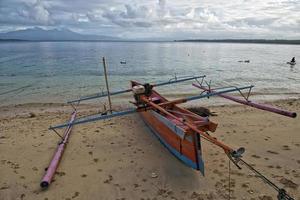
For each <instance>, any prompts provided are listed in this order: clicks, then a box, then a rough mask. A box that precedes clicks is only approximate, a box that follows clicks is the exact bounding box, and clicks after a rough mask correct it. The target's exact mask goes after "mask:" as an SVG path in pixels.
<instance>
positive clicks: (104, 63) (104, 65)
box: [102, 57, 112, 113]
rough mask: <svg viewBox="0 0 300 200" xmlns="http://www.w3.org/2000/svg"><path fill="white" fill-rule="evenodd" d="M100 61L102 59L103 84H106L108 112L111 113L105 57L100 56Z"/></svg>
mask: <svg viewBox="0 0 300 200" xmlns="http://www.w3.org/2000/svg"><path fill="white" fill-rule="evenodd" d="M102 61H103V68H104V77H105V84H106V91H107V98H108V104H109V112H110V113H112V106H111V99H110V92H109V86H108V79H107V71H106V61H105V57H103V58H102Z"/></svg>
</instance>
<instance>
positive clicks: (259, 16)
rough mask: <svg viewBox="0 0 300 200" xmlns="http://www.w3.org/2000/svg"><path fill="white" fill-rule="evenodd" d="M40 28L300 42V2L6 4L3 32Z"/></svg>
mask: <svg viewBox="0 0 300 200" xmlns="http://www.w3.org/2000/svg"><path fill="white" fill-rule="evenodd" d="M35 26H39V27H42V28H46V29H52V28H68V29H70V30H73V31H76V32H80V33H84V34H98V35H109V36H117V37H122V38H129V39H140V38H169V39H186V38H203V39H220V38H252V39H253V38H265V39H274V38H277V39H300V0H232V1H226V0H225V1H224V0H190V1H183V0H132V1H129V0H128V1H124V0H0V32H7V31H12V30H18V29H25V28H31V27H35Z"/></svg>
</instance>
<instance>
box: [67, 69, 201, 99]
mask: <svg viewBox="0 0 300 200" xmlns="http://www.w3.org/2000/svg"><path fill="white" fill-rule="evenodd" d="M204 77H205V75H204V76H192V77H188V78H178V79H175V80H173V81H166V82H161V83H157V84H153V86H154V87H159V86H163V85H170V84H174V83H180V82H184V81H190V80H195V79H197V78H204ZM131 91H132V90H131V89H127V90H120V91H115V92H111V93H110V95H111V96H113V95H117V94H123V93H127V92H131ZM106 96H107V92H103V93H99V94H95V95H91V96H86V97H81V98H79V99H75V100H71V101H68V102H67V103H77V102H81V101H87V100H92V99H97V98H101V97H106Z"/></svg>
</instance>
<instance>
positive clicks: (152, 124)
mask: <svg viewBox="0 0 300 200" xmlns="http://www.w3.org/2000/svg"><path fill="white" fill-rule="evenodd" d="M191 80H194V81H196V83H194V84H193V86H195V87H197V88H200V89H202V90H203V91H202V92H201V93H200V94H199V95H196V96H191V97H187V98H181V99H176V100H171V101H169V100H167V99H166V98H164V97H163V96H162V95H160V94H159V93H158V92H157V91H155V90H154V89H153V88H155V87H159V86H164V85H170V84H175V83H180V82H185V81H191ZM253 87H254V86H253V85H250V86H245V87H226V88H213V89H212V88H211V84H210V82H209V83H208V82H206V81H205V76H192V77H183V78H176V77H175V78H174V79H171V80H169V81H167V82H162V83H158V84H149V83H146V84H142V83H139V82H137V81H131V88H130V89H127V90H121V91H116V92H109V90H108V88H107V92H105V93H99V94H96V95H92V96H87V97H82V98H79V99H76V100H72V101H69V102H68V103H69V104H71V105H72V107H73V108H74V112H73V114H72V117H71V120H70V121H69V122H67V123H64V124H60V125H56V126H51V127H50V129H51V130H54V131H55V133H57V134H58V135H59V136H60V137H61V138H62V141H61V142H60V143H59V145H58V148H57V151H56V153H55V154H54V157H53V159H52V161H51V162H50V165H49V167H48V168H47V171H46V174H45V176H44V177H43V179H42V182H41V184H40V185H41V187H42V188H47V187H48V186H49V184H50V183H51V180H52V178H53V176H54V174H55V170H56V168H57V167H58V164H59V161H60V159H61V156H62V153H63V151H64V148H65V144H66V142H67V140H68V138H69V135H70V132H71V128H72V126H74V125H77V124H83V123H87V122H94V121H98V120H105V119H110V118H113V117H117V116H123V115H128V114H132V113H139V114H140V116H141V118H142V119H143V120H144V122H145V123H146V124H147V125H148V127H149V128H150V129H151V130H152V132H153V133H154V134H155V135H156V136H157V138H158V139H159V140H160V142H161V143H162V144H163V145H164V146H165V147H166V148H167V149H168V150H169V151H170V152H171V153H172V154H173V155H174V156H176V157H177V158H178V159H179V160H181V161H182V162H183V163H185V164H186V165H187V166H189V167H191V168H193V169H195V170H199V171H200V172H201V173H202V174H203V175H204V161H203V155H202V151H201V140H202V139H205V140H207V141H209V142H211V143H213V144H215V145H216V146H219V147H220V148H222V149H223V150H224V152H225V154H226V155H227V156H228V158H229V159H230V160H231V161H232V162H233V163H234V164H235V165H236V166H237V167H238V168H239V169H241V167H240V163H241V164H243V165H244V166H246V167H248V168H249V169H250V170H251V171H253V172H254V173H256V174H257V175H258V177H260V178H261V179H263V180H264V181H265V182H266V183H267V184H269V185H270V186H271V187H273V188H274V189H275V190H276V191H277V192H278V194H277V197H278V199H280V200H283V199H288V200H292V199H293V198H292V197H290V196H289V195H288V194H287V193H286V191H285V190H284V189H282V188H280V187H278V186H277V185H275V184H274V183H273V182H271V181H270V180H269V179H267V178H266V177H265V176H264V175H262V174H261V173H260V172H258V171H257V170H255V169H254V168H253V167H252V166H251V165H250V164H248V163H247V162H246V161H244V160H243V159H242V154H243V153H244V152H245V149H244V148H243V147H240V148H238V149H233V148H231V147H230V146H228V145H226V144H224V143H223V142H221V141H219V140H218V139H217V138H215V137H214V136H211V134H210V132H214V131H215V130H216V128H217V124H216V123H214V122H212V121H210V120H209V118H208V117H201V116H199V115H197V114H195V113H193V112H191V111H189V110H187V109H184V108H181V107H179V106H177V104H181V103H185V102H188V101H192V100H197V99H202V98H208V97H211V96H221V97H223V98H226V99H230V100H233V101H235V102H238V103H242V104H245V105H248V106H252V107H255V108H258V109H262V110H266V111H270V112H273V113H277V114H280V115H284V116H288V117H292V118H295V117H296V116H297V114H296V113H295V112H289V111H285V110H282V109H280V108H275V107H272V106H269V105H262V104H258V103H255V102H252V101H250V100H249V95H250V92H251V89H252V88H253ZM244 90H248V93H247V95H244V93H243V92H242V91H244ZM236 91H238V92H239V93H240V94H241V95H242V97H243V99H241V98H237V97H235V96H229V95H227V93H230V92H236ZM128 92H132V93H133V96H134V102H131V103H133V104H134V105H135V108H131V109H127V110H123V111H119V112H113V111H112V109H111V107H110V109H109V110H108V112H104V113H100V114H96V115H91V116H86V117H81V118H78V119H75V116H76V113H77V109H76V105H79V103H80V102H82V101H87V100H92V99H97V98H102V97H109V102H110V96H112V95H118V94H123V93H128ZM64 127H67V128H66V130H65V133H64V135H63V136H61V135H60V134H59V133H58V132H57V131H56V130H57V129H60V128H64Z"/></svg>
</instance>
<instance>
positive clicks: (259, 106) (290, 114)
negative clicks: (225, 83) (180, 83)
mask: <svg viewBox="0 0 300 200" xmlns="http://www.w3.org/2000/svg"><path fill="white" fill-rule="evenodd" d="M193 86H194V87H197V88H200V89H202V90H205V91H210V92H214V90H211V89H208V88H206V87H203V86H200V85H197V84H194V83H193ZM217 95H218V96H221V97H223V98H225V99H229V100H231V101H234V102H237V103H240V104H244V105H247V106H251V107H254V108H257V109H261V110H265V111H269V112H273V113H277V114H279V115H284V116H287V117H291V118H296V117H297V113H296V112H290V111H287V110H283V109H280V108H276V107H274V106H270V105H265V104H258V103H255V102H253V101H249V100H244V99H239V98H237V97H233V96H230V95H227V94H217Z"/></svg>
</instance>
